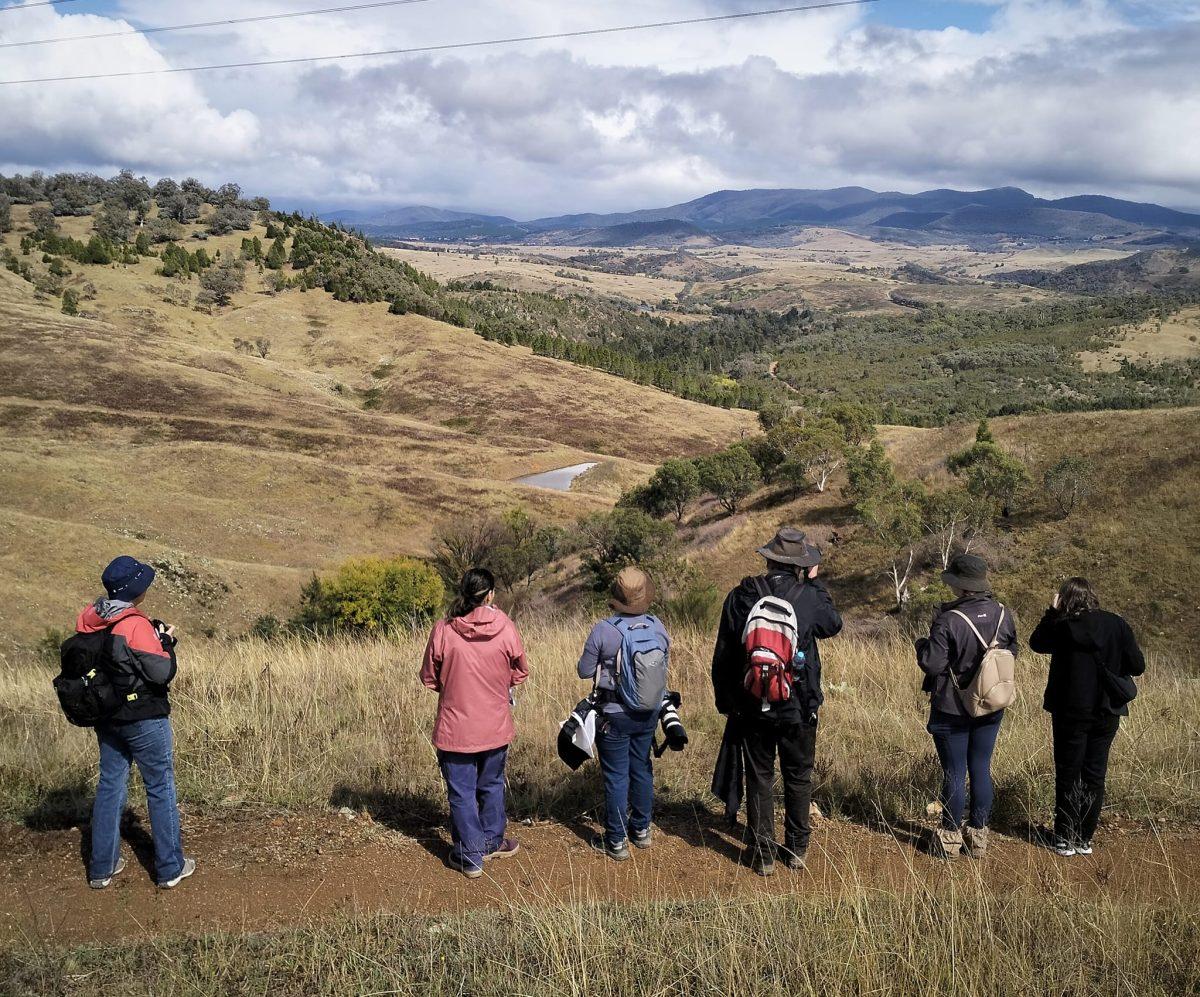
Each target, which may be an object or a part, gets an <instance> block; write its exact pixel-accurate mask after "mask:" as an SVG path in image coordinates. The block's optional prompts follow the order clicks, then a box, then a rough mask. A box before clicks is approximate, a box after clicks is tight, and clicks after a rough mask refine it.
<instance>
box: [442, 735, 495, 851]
mask: <svg viewBox="0 0 1200 997" xmlns="http://www.w3.org/2000/svg"><path fill="white" fill-rule="evenodd" d="M507 761H508V745H505V746H504V747H502V748H493V749H491V750H490V751H472V752H458V751H439V752H438V765H439V766H440V767H441V770H442V778H443V779H445V780H446V797H447V799H448V800H449V803H450V837H451V839H452V840H453V841H454V847H453V848H452V849H451V853H452V855H453V856H454V858H456V859H458V860H459V861H461V863H462V864H463V865H464V866H465V867H466V868H468V869H481V868H483V858H484V856H485V855H487V854H489V853H491V852H494V851H495V850H496V848H498V847H499V845H500V843H501V842H502V841H503V840H504V829H505V827H506V826H507V823H508V817H507V815H506V814H505V811H504V766H505V764H506V763H507Z"/></svg>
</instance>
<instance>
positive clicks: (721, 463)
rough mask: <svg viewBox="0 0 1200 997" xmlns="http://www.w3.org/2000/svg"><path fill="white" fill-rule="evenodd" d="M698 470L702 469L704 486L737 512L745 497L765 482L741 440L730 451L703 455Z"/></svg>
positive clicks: (701, 482)
mask: <svg viewBox="0 0 1200 997" xmlns="http://www.w3.org/2000/svg"><path fill="white" fill-rule="evenodd" d="M696 469H697V470H698V471H699V477H700V487H701V488H702V489H703V490H704V491H705V492H708V493H709V494H711V495H713V496H715V497H716V499H717V501H718V502H720V503H721V506H722V507H723V508H724V509H725V510H726V511H727V512H729V513H730V514H732V513H735V512H737V510H738V505H739V504H740V503H741V501H742V499H744V498H745V497H746V496H747V495H749V494H750V493H751V492H753V491H754V489H755V488H757V487H758V486H759V485H760V484H761V483H762V472H761V471H760V470H759V467H758V464H757V463H755V460H754V458H753V457H752V456H751V455H750V451H749V450H748V449H747V448H746V447H745V446H743V445H742V444H740V443H735V444H734V445H733V446H731V447H730V448H729V449H728V450H722V451H721V452H719V453H715V454H712V455H711V456H708V457H701V458H700V459H699V460H697V461H696Z"/></svg>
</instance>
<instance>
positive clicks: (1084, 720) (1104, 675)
mask: <svg viewBox="0 0 1200 997" xmlns="http://www.w3.org/2000/svg"><path fill="white" fill-rule="evenodd" d="M1029 647H1030V649H1031V650H1033V651H1036V652H1037V653H1039V654H1048V655H1050V672H1049V676H1048V678H1047V682H1046V695H1045V699H1044V701H1043V704H1042V705H1043V707H1044V709H1045V710H1046V711H1047V712H1048V713H1049V714H1050V716H1051V722H1052V724H1053V730H1054V850H1055V851H1056V852H1057V853H1058V854H1059V855H1061V856H1063V857H1064V858H1068V857H1070V856H1072V855H1090V854H1091V853H1092V836H1093V835H1094V834H1095V833H1096V826H1097V824H1098V823H1099V821H1100V809H1101V807H1102V806H1103V805H1104V781H1105V777H1106V775H1107V773H1108V756H1109V751H1110V750H1111V748H1112V744H1113V741H1114V739H1115V738H1116V736H1117V728H1118V727H1119V726H1120V723H1121V717H1124V716H1128V715H1129V704H1130V702H1132V700H1133V698H1134V696H1136V695H1137V685H1136V684H1135V683H1134V681H1133V677H1134V676H1135V675H1141V674H1142V673H1143V672H1144V671H1145V670H1146V660H1145V658H1144V657H1143V656H1142V651H1141V648H1139V647H1138V642H1137V638H1136V637H1134V635H1133V630H1132V628H1131V627H1130V626H1129V624H1128V623H1126V622H1125V620H1123V619H1122V618H1121V617H1120V616H1118V615H1117V614H1116V613H1110V612H1107V611H1105V610H1103V609H1101V608H1100V600H1099V598H1097V596H1096V593H1095V591H1094V590H1093V589H1092V587H1091V585H1090V584H1088V581H1087V579H1086V578H1078V577H1076V578H1068V579H1067V580H1066V582H1064V583H1063V586H1062V588H1060V589H1059V590H1058V593H1057V595H1055V596H1054V599H1053V601H1052V602H1051V604H1050V608H1049V609H1047V610H1046V612H1045V615H1044V616H1043V617H1042V619H1041V622H1039V623H1038V625H1037V627H1035V628H1034V631H1033V633H1032V634H1030V637H1029Z"/></svg>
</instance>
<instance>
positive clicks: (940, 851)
mask: <svg viewBox="0 0 1200 997" xmlns="http://www.w3.org/2000/svg"><path fill="white" fill-rule="evenodd" d="M962 846H963V836H962V832H961V831H947V830H946V829H945V828H942V827H939V828H938V829H937V830H936V831H934V833H933V855H934V857H935V858H940V859H945V860H946V861H948V862H953V861H954V860H955V859H957V858H958V857H959V856H960V855H961V854H962Z"/></svg>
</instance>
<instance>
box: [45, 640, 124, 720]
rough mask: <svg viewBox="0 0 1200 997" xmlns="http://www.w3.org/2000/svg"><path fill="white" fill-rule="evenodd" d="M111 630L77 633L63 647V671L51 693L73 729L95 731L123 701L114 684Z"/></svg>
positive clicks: (64, 642)
mask: <svg viewBox="0 0 1200 997" xmlns="http://www.w3.org/2000/svg"><path fill="white" fill-rule="evenodd" d="M112 641H113V635H112V628H111V627H109V628H107V629H105V630H96V631H94V632H93V633H77V634H74V635H73V636H71V637H68V638H67V639H66V640H65V641H63V643H62V648H61V649H60V651H59V656H60V659H61V661H62V670H61V671H60V672H59V674H58V675H57V676H55V678H54V691H55V692H56V693H58V703H59V705H60V706H61V707H62V711H63V714H64V715H65V716H66V718H67V719H68V720H69V721H70V722H71V723H73V724H74V725H75V726H76V727H95V726H96V724H98V723H102V722H103V721H105V720H107V719H108V718H109V717H111V716H112V715H113V714H115V713H116V712H117V710H119V709H120V708H121V706H122V705H123V704H124V702H125V697H124V696H123V695H122V694H121V692H120V691H119V690H118V689H117V687H116V685H115V684H114V682H113V670H114V665H113V654H112Z"/></svg>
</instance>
